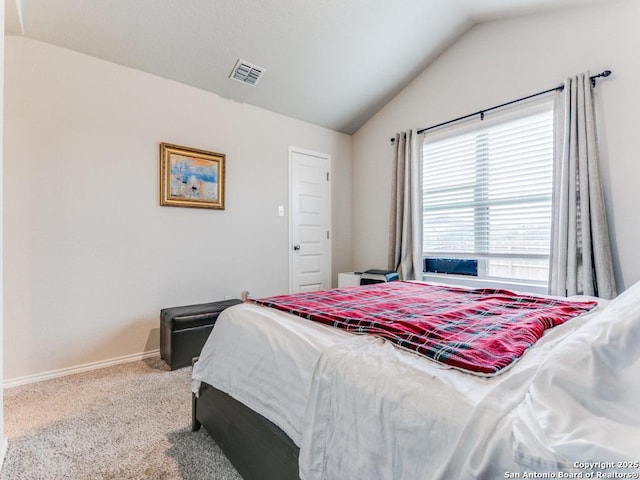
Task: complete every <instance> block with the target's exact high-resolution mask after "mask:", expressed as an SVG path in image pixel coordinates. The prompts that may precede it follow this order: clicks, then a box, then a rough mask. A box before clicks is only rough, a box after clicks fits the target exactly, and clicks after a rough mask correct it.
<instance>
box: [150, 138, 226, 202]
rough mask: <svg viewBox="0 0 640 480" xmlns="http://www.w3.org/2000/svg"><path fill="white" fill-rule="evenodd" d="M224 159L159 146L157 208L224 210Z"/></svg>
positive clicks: (205, 152) (193, 150)
mask: <svg viewBox="0 0 640 480" xmlns="http://www.w3.org/2000/svg"><path fill="white" fill-rule="evenodd" d="M224 177H225V155H224V154H223V153H215V152H207V151H206V150H199V149H196V148H189V147H182V146H180V145H173V144H170V143H161V144H160V205H164V206H168V207H195V208H213V209H218V210H224V194H225V188H224Z"/></svg>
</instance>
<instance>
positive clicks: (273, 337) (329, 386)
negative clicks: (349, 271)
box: [192, 282, 640, 480]
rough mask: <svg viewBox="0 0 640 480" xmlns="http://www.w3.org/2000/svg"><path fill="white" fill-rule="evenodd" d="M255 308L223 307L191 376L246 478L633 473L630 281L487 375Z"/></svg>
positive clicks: (638, 291) (200, 409)
mask: <svg viewBox="0 0 640 480" xmlns="http://www.w3.org/2000/svg"><path fill="white" fill-rule="evenodd" d="M393 283H394V284H396V283H398V282H393ZM361 288H365V287H351V289H361ZM371 288H374V287H371ZM375 288H379V287H375ZM340 290H349V289H340ZM358 291H360V290H358ZM545 298H546V297H545ZM569 300H571V301H575V302H582V303H583V304H584V303H585V302H588V301H591V300H594V299H585V298H576V299H569ZM263 303H264V304H262V305H260V304H255V303H244V304H242V305H237V306H235V307H232V308H229V309H227V310H225V311H224V312H223V314H222V315H221V316H220V318H219V319H218V322H217V323H216V326H215V327H214V330H213V333H212V335H211V336H210V338H209V340H208V341H207V344H206V345H205V347H204V349H203V351H202V353H201V356H200V359H199V360H198V362H197V363H196V364H195V365H194V370H193V385H192V390H193V393H194V396H193V399H194V400H193V401H194V403H193V426H194V429H197V428H199V427H200V425H204V427H205V428H206V429H207V431H208V432H209V433H210V434H211V436H212V437H213V439H214V440H215V441H216V443H217V444H218V445H219V446H220V447H221V449H222V450H223V451H224V453H225V454H226V455H227V456H228V457H229V459H230V460H231V462H232V463H233V464H234V465H235V466H236V468H237V469H238V471H239V472H240V474H241V475H242V476H243V478H244V479H245V480H253V479H263V480H264V479H266V480H269V479H279V480H288V479H291V480H295V479H298V478H300V479H301V480H320V479H325V480H339V479H340V480H342V479H350V480H356V479H376V478H379V479H410V480H414V479H415V480H418V479H445V478H526V477H522V475H524V474H525V473H542V474H554V475H555V477H552V478H560V477H558V475H574V476H573V477H569V476H565V477H562V478H583V477H582V475H589V474H591V473H593V474H594V475H595V472H597V473H598V475H600V476H599V477H594V478H638V474H639V473H640V469H639V468H638V467H640V465H638V463H637V462H638V461H640V455H639V454H638V452H640V418H639V417H640V416H639V415H638V413H637V407H636V403H637V398H640V380H639V379H640V352H639V348H640V347H639V346H640V285H636V286H633V287H631V288H630V289H628V290H627V291H626V292H624V293H623V294H622V295H620V296H619V297H618V298H616V299H615V300H612V301H610V302H607V301H602V300H598V301H597V305H595V304H594V306H593V307H591V308H590V309H588V311H585V312H584V313H581V314H578V315H575V316H574V317H572V318H571V319H570V320H566V321H564V322H562V323H560V324H558V325H556V326H554V327H553V328H549V329H547V330H546V331H544V332H543V334H541V338H540V339H539V340H538V341H537V342H535V344H534V345H533V346H531V347H530V348H526V349H525V352H524V354H523V355H522V356H521V358H519V359H518V360H517V361H516V360H514V361H513V362H511V363H509V364H508V365H506V366H503V367H501V368H500V370H499V371H497V372H494V373H487V372H474V373H469V372H468V371H464V370H462V369H461V368H458V367H457V366H455V365H454V366H452V365H446V364H442V363H439V362H436V361H434V359H433V358H427V357H425V356H424V355H419V354H417V353H416V352H415V351H413V350H411V349H409V348H406V345H404V346H403V345H398V344H396V343H393V342H392V341H390V340H389V339H385V338H380V337H376V336H371V335H364V334H362V335H354V333H353V332H350V331H346V330H343V329H339V328H334V327H333V326H330V325H326V324H323V323H321V322H317V321H309V320H307V319H305V318H302V317H301V316H299V314H293V313H288V312H285V311H281V310H279V309H278V308H274V306H273V305H272V306H269V307H268V306H265V305H266V304H268V302H263ZM560 472H562V473H560ZM510 475H511V476H510ZM602 475H630V476H627V477H624V476H622V477H621V476H615V477H614V476H610V477H607V476H602Z"/></svg>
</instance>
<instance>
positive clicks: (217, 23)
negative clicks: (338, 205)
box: [5, 0, 611, 134]
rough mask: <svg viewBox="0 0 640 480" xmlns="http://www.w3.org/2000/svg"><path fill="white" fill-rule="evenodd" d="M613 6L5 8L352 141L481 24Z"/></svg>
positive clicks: (37, 32)
mask: <svg viewBox="0 0 640 480" xmlns="http://www.w3.org/2000/svg"><path fill="white" fill-rule="evenodd" d="M607 1H611V0H55V1H52V0H5V3H6V26H5V31H6V33H7V34H13V35H24V36H26V37H28V38H32V39H35V40H39V41H43V42H48V43H51V44H54V45H58V46H61V47H64V48H68V49H71V50H75V51H78V52H81V53H84V54H87V55H91V56H94V57H98V58H102V59H104V60H108V61H111V62H115V63H118V64H121V65H125V66H128V67H132V68H135V69H138V70H142V71H145V72H149V73H152V74H155V75H159V76H161V77H165V78H168V79H172V80H175V81H178V82H182V83H185V84H188V85H192V86H194V87H197V88H201V89H204V90H208V91H211V92H214V93H216V94H218V95H220V96H222V97H225V98H229V99H232V100H234V101H238V102H246V103H249V104H252V105H255V106H258V107H261V108H264V109H267V110H271V111H273V112H278V113H281V114H283V115H287V116H290V117H293V118H297V119H300V120H304V121H307V122H311V123H314V124H316V125H321V126H324V127H327V128H330V129H333V130H337V131H340V132H344V133H348V134H351V133H353V132H355V131H356V130H357V129H358V128H360V126H362V125H363V124H364V123H365V122H366V121H367V120H368V119H369V118H370V117H371V116H372V115H373V114H374V113H375V112H376V111H378V110H379V109H380V108H381V107H382V106H383V105H384V104H385V103H386V102H388V101H389V100H390V99H391V98H393V97H394V96H395V95H396V94H397V93H398V92H399V91H400V90H401V89H402V88H403V87H405V86H406V85H407V84H408V83H409V82H410V81H411V80H413V79H414V78H415V77H416V76H417V75H418V74H419V73H420V72H421V71H423V70H424V69H425V68H426V67H427V66H428V65H429V63H430V62H432V61H433V60H434V59H435V58H436V57H437V56H438V55H439V54H440V53H441V52H442V51H443V50H444V49H446V48H447V47H448V46H449V45H451V44H452V43H453V42H455V41H456V39H457V38H459V37H460V36H461V35H462V34H464V32H466V31H467V30H468V29H469V28H471V27H472V26H473V25H475V24H476V23H479V22H484V21H490V20H494V19H499V18H505V17H509V16H517V15H527V14H531V13H537V12H543V11H550V10H554V9H561V8H571V7H577V6H581V5H586V4H592V3H604V2H607ZM238 59H243V60H245V61H247V62H250V63H252V64H255V65H257V66H259V67H262V68H263V69H264V70H265V72H264V74H263V76H262V78H261V79H260V81H259V82H258V84H257V85H256V86H255V87H251V86H247V85H243V84H241V83H238V82H236V81H233V80H231V79H229V75H230V73H231V70H232V69H233V67H234V65H235V64H236V62H237V60H238Z"/></svg>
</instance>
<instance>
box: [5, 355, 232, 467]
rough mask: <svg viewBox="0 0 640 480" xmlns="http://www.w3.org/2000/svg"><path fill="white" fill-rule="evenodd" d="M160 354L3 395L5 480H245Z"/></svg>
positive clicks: (186, 385) (183, 380)
mask: <svg viewBox="0 0 640 480" xmlns="http://www.w3.org/2000/svg"><path fill="white" fill-rule="evenodd" d="M190 382H191V368H190V367H189V368H183V369H180V370H176V371H173V372H171V371H169V370H168V368H167V366H166V365H165V364H164V362H162V361H161V360H160V358H159V357H153V358H150V359H147V360H142V361H137V362H131V363H126V364H122V365H116V366H113V367H108V368H103V369H100V370H94V371H91V372H86V373H80V374H76V375H70V376H66V377H61V378H55V379H52V380H47V381H44V382H38V383H33V384H29V385H23V386H18V387H13V388H9V389H6V390H5V391H4V418H5V434H6V436H7V438H8V440H9V448H8V450H7V455H6V457H5V460H4V464H3V466H2V470H1V471H0V479H2V480H53V479H55V480H62V479H69V480H75V479H81V480H84V479H114V480H115V479H117V480H129V479H153V480H174V479H175V480H202V479H215V480H241V477H240V475H238V473H237V472H236V470H235V469H234V468H233V466H232V465H231V464H230V463H229V461H228V460H227V458H226V457H225V456H224V455H223V454H222V452H221V451H220V449H219V448H218V447H217V445H216V444H215V443H214V442H213V440H212V439H211V438H210V437H209V436H208V434H207V433H206V432H205V431H204V429H200V431H198V432H191V393H190V392H191V389H190Z"/></svg>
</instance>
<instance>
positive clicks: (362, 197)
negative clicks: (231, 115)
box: [352, 0, 640, 290]
mask: <svg viewBox="0 0 640 480" xmlns="http://www.w3.org/2000/svg"><path fill="white" fill-rule="evenodd" d="M638 25H640V2H638V1H637V0H633V1H627V2H611V3H608V4H606V5H601V6H594V7H588V8H582V9H574V10H567V11H562V12H557V13H553V14H545V15H537V16H530V17H523V18H518V19H511V20H503V21H496V22H491V23H486V24H482V25H479V26H476V27H474V28H473V29H471V30H470V31H469V32H467V34H466V35H464V36H463V37H462V38H461V39H460V40H459V41H458V42H456V43H455V44H454V45H453V46H452V47H451V48H449V49H448V50H447V51H446V52H445V53H444V54H443V55H442V56H441V57H440V58H438V59H437V60H436V61H435V62H434V63H433V64H432V65H431V66H430V67H429V68H427V69H426V70H425V71H424V72H423V73H422V74H421V75H420V76H419V77H418V78H417V79H416V80H415V81H414V82H413V83H412V84H410V85H409V86H408V87H407V88H406V89H405V90H404V91H402V92H401V93H400V94H399V95H398V96H397V97H396V98H395V99H394V100H392V101H391V102H390V103H389V104H387V105H386V106H385V107H384V108H383V109H382V110H381V111H380V112H378V114H376V116H375V117H374V118H372V119H371V120H370V121H369V122H368V123H367V124H366V125H364V126H363V127H362V128H361V129H360V130H359V131H358V132H357V133H356V134H355V135H354V137H353V150H352V156H353V157H352V161H353V172H354V177H353V193H352V195H353V197H352V199H353V243H354V267H355V268H356V269H363V268H371V267H374V266H377V267H381V266H385V265H386V261H387V260H386V259H387V247H388V231H389V201H390V200H389V199H390V195H391V194H390V191H391V185H390V183H391V180H390V179H391V157H392V153H393V152H392V150H393V149H392V146H391V143H390V141H389V139H390V138H391V137H393V136H394V134H395V133H396V132H398V131H401V130H407V129H410V128H421V127H427V126H429V125H433V124H437V123H440V122H443V121H447V120H450V119H452V118H456V117H458V116H461V115H465V114H468V113H471V112H474V111H477V110H480V109H482V108H487V107H490V106H493V105H497V104H500V103H503V102H506V101H509V100H512V99H515V98H519V97H522V96H525V95H528V94H531V93H534V92H537V91H541V90H545V89H547V88H551V87H555V86H557V85H559V84H561V83H562V81H563V80H564V78H565V77H567V76H570V75H573V74H576V73H578V72H581V71H585V70H590V71H591V72H592V74H595V73H599V72H601V71H602V70H604V69H606V68H609V69H611V70H612V71H613V75H612V76H611V77H609V79H606V80H602V81H600V82H599V83H598V87H597V95H598V98H597V106H598V114H599V115H600V119H601V120H602V123H603V125H604V128H603V129H602V131H601V144H602V170H603V172H602V173H603V183H604V188H605V196H606V201H607V202H608V210H609V221H610V225H611V233H612V242H613V248H614V262H615V269H616V276H617V281H618V284H619V289H620V290H622V289H624V288H626V287H629V286H630V285H632V284H633V283H635V282H636V281H638V280H640V255H638V254H637V248H636V245H637V242H638V238H640V222H639V221H638V213H637V207H638V205H640V189H639V188H638V187H637V182H638V179H639V178H640V161H639V160H638V157H639V155H640V135H638V133H637V127H638V118H640V89H639V88H638V78H640V62H639V61H638V52H637V49H638V45H640V29H639V28H638ZM355 172H357V173H355Z"/></svg>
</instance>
